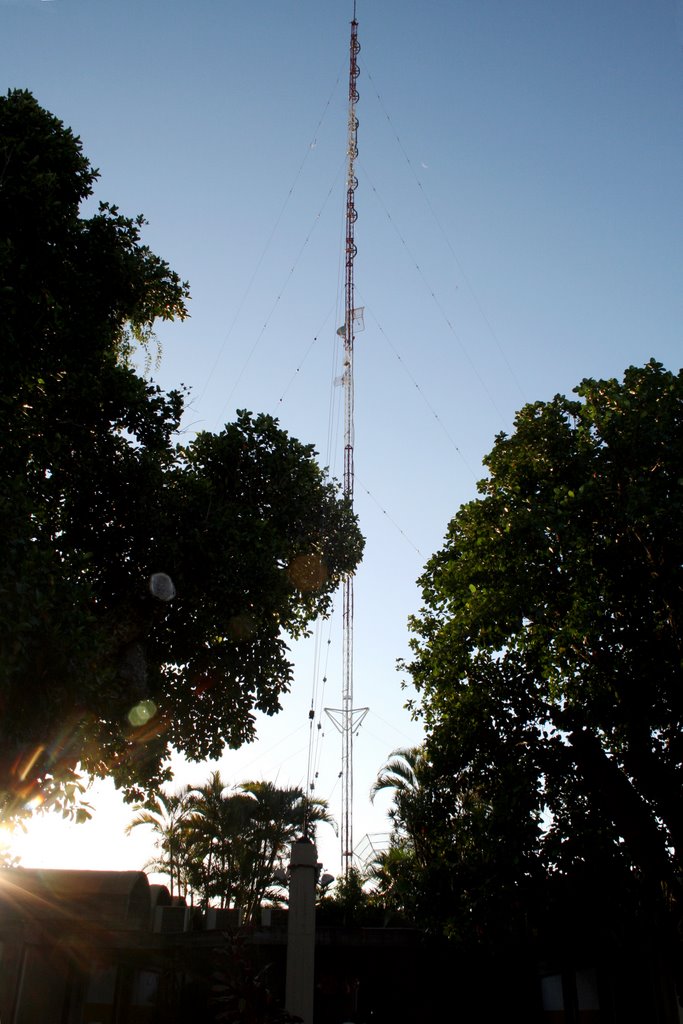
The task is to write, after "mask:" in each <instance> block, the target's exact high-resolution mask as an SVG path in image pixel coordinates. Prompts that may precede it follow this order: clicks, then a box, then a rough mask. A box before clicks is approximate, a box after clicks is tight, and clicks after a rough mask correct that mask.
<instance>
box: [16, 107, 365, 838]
mask: <svg viewBox="0 0 683 1024" xmlns="http://www.w3.org/2000/svg"><path fill="white" fill-rule="evenodd" d="M96 177H97V172H96V171H95V170H93V168H92V167H91V166H90V164H89V163H88V161H87V159H86V158H85V156H84V155H83V153H82V149H81V144H80V141H79V140H78V139H77V138H76V137H74V135H73V134H72V133H71V131H70V130H69V129H67V128H65V127H64V125H63V124H62V123H61V122H60V121H58V120H57V119H56V118H55V117H53V116H52V115H50V114H49V113H47V112H46V111H45V110H43V109H41V107H40V106H39V105H38V103H37V102H36V100H35V99H34V98H33V97H32V96H31V95H30V94H29V93H27V92H20V91H15V92H10V93H9V94H8V95H7V96H6V97H3V98H0V331H1V332H2V335H1V341H2V359H1V360H0V430H1V431H2V439H3V443H2V450H1V452H0V544H1V545H2V551H1V557H0V737H1V740H2V742H1V744H0V811H1V812H2V813H3V814H4V815H5V816H7V817H10V818H11V817H17V816H20V815H21V814H22V813H24V812H25V811H26V810H27V808H30V807H31V806H35V804H36V803H37V802H40V801H41V800H52V801H54V802H56V803H57V804H58V805H61V806H63V802H64V800H67V801H68V798H69V796H70V795H73V793H74V792H75V787H76V786H77V776H76V775H75V769H76V765H77V763H80V765H81V766H82V768H83V769H84V770H85V771H87V772H89V773H91V774H95V775H112V776H113V777H114V779H115V781H116V783H117V784H118V785H121V786H123V787H125V788H126V790H127V791H128V795H129V797H131V798H136V799H139V798H142V797H143V796H144V795H145V793H146V792H150V791H153V790H154V788H155V787H157V786H158V784H159V783H160V782H161V781H163V780H164V779H165V778H167V776H168V771H167V769H166V768H165V767H164V760H165V757H166V754H167V752H168V750H169V747H170V746H173V747H175V748H177V749H178V750H180V751H183V752H184V753H185V754H186V755H187V756H188V757H190V758H195V759H201V758H206V757H216V756H218V755H219V754H220V752H221V751H222V749H223V748H224V746H225V745H226V744H227V745H230V746H233V747H236V746H239V745H240V744H242V743H244V742H246V741H248V740H250V739H251V738H252V737H253V732H254V725H253V714H254V711H255V710H257V709H258V710H261V711H265V712H267V713H269V714H272V713H274V712H276V711H277V710H278V708H279V698H280V696H281V695H282V693H283V692H285V691H286V690H287V688H288V687H289V685H290V682H291V667H290V664H289V661H288V658H287V646H286V641H287V637H295V636H299V635H301V634H302V633H304V632H305V631H306V628H307V624H308V623H309V622H310V621H311V619H312V618H313V617H314V616H316V615H317V614H318V613H319V612H322V613H324V612H325V611H326V610H327V609H328V607H329V603H330V599H331V594H332V592H333V591H334V589H335V588H336V586H337V585H338V582H339V580H340V578H341V577H342V576H343V574H345V573H347V572H351V571H353V569H354V568H355V566H356V564H357V563H358V561H359V558H360V555H361V551H362V538H361V536H360V534H359V531H358V528H357V523H356V520H355V518H354V516H353V514H352V511H351V510H350V509H349V507H348V506H347V505H346V504H345V502H344V501H343V500H342V499H341V498H340V495H339V492H338V489H337V487H336V486H335V485H334V484H333V483H331V482H330V481H328V480H327V478H326V475H325V473H324V472H323V471H322V470H321V469H320V468H319V466H318V465H317V463H316V460H315V454H316V453H315V451H314V450H313V448H312V447H311V446H308V445H304V444H301V443H300V442H299V441H296V440H295V439H293V438H290V437H289V436H288V435H287V434H286V433H285V432H284V431H282V430H281V429H280V428H279V427H278V424H277V421H275V420H273V419H272V418H271V417H268V416H263V415H261V416H256V417H254V416H252V415H251V414H249V413H247V412H242V413H239V414H238V418H237V420H236V422H234V423H232V424H229V425H227V426H226V427H225V429H224V430H223V431H222V432H221V433H219V434H210V433H201V434H199V435H198V436H197V437H196V438H195V440H194V441H192V442H190V443H188V444H183V445H178V444H177V443H176V440H175V435H176V431H177V428H178V425H179V421H180V417H181V415H182V411H183V395H182V394H181V393H180V392H179V391H172V392H170V393H164V392H162V391H161V390H160V389H159V388H158V387H157V386H155V385H154V384H153V383H150V382H149V381H148V380H146V379H145V378H144V377H142V376H140V375H139V374H138V373H136V372H135V370H134V369H133V368H132V366H131V365H130V359H129V356H130V353H131V350H132V348H133V346H135V345H137V344H139V343H142V344H143V345H145V344H148V343H149V342H150V341H151V340H152V338H153V334H152V329H153V324H154V322H155V321H157V320H159V319H162V320H164V319H172V318H180V319H182V318H183V317H185V316H186V306H185V303H186V300H187V298H188V290H187V286H186V285H185V284H183V283H182V282H181V281H180V279H179V278H178V276H177V275H176V274H175V273H174V272H173V271H171V270H170V268H169V267H168V266H167V264H166V263H165V262H164V261H163V260H161V259H159V258H158V257H157V256H155V255H154V254H153V253H152V252H150V250H149V249H148V248H147V247H146V246H145V245H144V244H143V243H142V241H141V228H142V225H143V223H144V222H143V220H142V218H137V219H136V220H131V219H129V218H127V217H124V216H123V215H122V214H120V213H119V211H118V210H117V208H116V207H114V206H109V205H106V204H100V206H99V209H98V210H97V212H95V213H94V214H93V215H92V216H89V217H85V216H82V215H81V205H82V203H83V202H84V200H86V199H87V198H88V197H89V196H91V194H92V190H93V185H94V182H95V180H96ZM150 581H151V584H150ZM172 595H174V596H173V599H172V600H171V599H170V598H171V596H172Z"/></svg>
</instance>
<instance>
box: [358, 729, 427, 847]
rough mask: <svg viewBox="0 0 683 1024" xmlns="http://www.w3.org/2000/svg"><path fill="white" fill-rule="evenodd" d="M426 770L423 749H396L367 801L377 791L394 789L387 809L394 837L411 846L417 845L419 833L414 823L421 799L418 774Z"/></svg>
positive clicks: (381, 771) (390, 755)
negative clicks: (408, 842) (402, 839)
mask: <svg viewBox="0 0 683 1024" xmlns="http://www.w3.org/2000/svg"><path fill="white" fill-rule="evenodd" d="M424 768H425V755H424V750H423V748H422V747H399V748H398V749H396V750H392V752H391V753H390V754H389V760H388V761H387V763H386V764H385V765H384V766H383V767H382V768H381V769H380V773H379V775H378V776H377V778H376V779H375V781H374V782H373V784H372V786H371V788H370V800H372V801H374V799H375V797H376V796H377V794H378V793H379V792H381V791H382V790H385V789H391V790H393V797H394V805H393V807H392V808H391V809H390V810H389V817H390V819H391V821H392V824H393V827H394V832H395V833H396V836H397V837H401V838H407V839H409V841H410V842H411V843H412V845H413V846H414V847H417V846H419V835H420V830H419V826H418V822H417V817H418V811H419V809H420V803H421V799H422V785H421V778H420V777H421V775H422V774H423V772H424Z"/></svg>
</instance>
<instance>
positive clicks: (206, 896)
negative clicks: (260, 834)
mask: <svg viewBox="0 0 683 1024" xmlns="http://www.w3.org/2000/svg"><path fill="white" fill-rule="evenodd" d="M190 802H191V806H192V816H191V819H190V832H191V836H192V849H193V854H192V869H191V870H192V872H193V878H194V881H195V885H196V887H197V889H198V891H199V892H200V893H201V897H202V903H203V904H204V905H205V906H206V905H208V904H209V902H210V901H211V900H212V899H218V900H219V903H220V906H221V907H235V906H239V904H240V896H241V890H242V886H241V878H242V876H243V874H244V872H245V862H246V861H247V859H248V855H249V848H250V843H249V835H250V832H251V810H252V808H251V804H252V801H251V798H250V797H248V796H246V795H245V794H243V793H235V792H234V791H231V789H230V787H229V786H228V784H227V782H226V781H225V780H224V779H223V778H222V776H221V774H220V772H219V771H215V772H212V773H211V775H210V777H209V780H208V782H207V783H206V784H205V785H203V786H197V787H196V788H195V789H193V790H192V794H191V797H190Z"/></svg>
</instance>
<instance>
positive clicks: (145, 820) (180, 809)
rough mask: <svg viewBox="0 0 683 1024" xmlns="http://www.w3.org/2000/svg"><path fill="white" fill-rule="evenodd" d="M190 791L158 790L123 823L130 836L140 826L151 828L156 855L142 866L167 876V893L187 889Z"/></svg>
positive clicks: (187, 789) (184, 893) (190, 810)
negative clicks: (131, 817) (128, 821)
mask: <svg viewBox="0 0 683 1024" xmlns="http://www.w3.org/2000/svg"><path fill="white" fill-rule="evenodd" d="M190 792H191V790H190V787H189V786H183V788H182V789H180V790H178V791H177V792H176V793H170V794H168V793H164V792H163V791H160V792H159V793H157V794H156V795H155V796H154V797H153V798H152V799H151V800H150V801H149V805H148V806H147V807H139V808H138V810H137V812H136V814H135V816H134V817H133V819H132V820H131V821H130V823H129V824H128V825H127V826H126V835H130V833H131V832H132V830H133V829H134V828H136V827H138V826H140V825H149V826H150V827H151V829H152V832H153V833H154V835H155V845H156V846H157V848H158V850H159V857H158V858H156V859H155V860H154V861H153V862H152V863H151V864H148V865H146V866H147V867H150V868H152V869H153V870H154V871H160V872H162V873H163V874H167V875H168V877H169V880H170V883H171V885H170V889H171V896H173V895H175V894H177V895H179V896H186V895H187V891H188V882H189V878H188V874H189V872H188V860H189V856H188V854H189V851H188V834H189V829H188V825H189V819H190V814H191V812H192V803H191V801H190Z"/></svg>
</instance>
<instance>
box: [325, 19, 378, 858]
mask: <svg viewBox="0 0 683 1024" xmlns="http://www.w3.org/2000/svg"><path fill="white" fill-rule="evenodd" d="M359 51H360V43H359V42H358V22H357V21H356V4H355V0H354V4H353V21H352V22H351V45H350V51H349V53H350V57H349V118H348V149H347V154H348V163H347V173H346V261H345V267H346V270H345V280H344V305H345V316H344V323H343V325H342V326H341V327H340V328H339V330H338V331H337V334H338V335H339V336H340V337H341V338H343V339H344V372H343V375H342V383H343V386H344V497H345V498H346V499H347V501H348V502H349V503H350V504H351V506H353V443H354V427H353V404H354V395H353V343H354V338H355V333H356V331H362V329H363V309H362V308H360V309H356V306H355V302H354V287H353V263H354V260H355V258H356V251H357V250H356V243H355V239H354V230H355V224H356V219H357V217H358V214H357V212H356V203H355V196H356V189H357V187H358V179H357V178H356V171H355V162H356V157H357V155H358V118H357V117H356V104H357V102H358V88H357V84H356V83H357V81H358V75H359V69H358V53H359ZM342 657H343V665H342V706H341V708H326V709H325V710H326V712H327V714H328V715H329V717H330V719H331V720H332V722H333V723H334V725H335V727H336V728H337V729H338V731H339V732H340V733H341V737H342V773H341V775H342V814H341V862H342V870H343V872H344V875H348V873H349V868H350V867H351V866H352V864H353V735H354V733H355V732H357V731H358V729H359V728H360V725H361V723H362V721H363V719H364V718H365V716H366V714H367V713H368V709H367V708H354V706H353V575H352V574H351V573H349V575H348V576H346V577H345V579H344V584H343V655H342Z"/></svg>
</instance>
